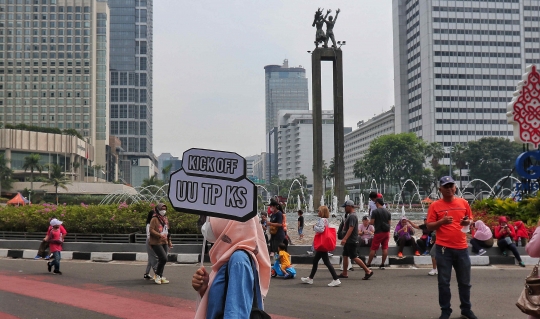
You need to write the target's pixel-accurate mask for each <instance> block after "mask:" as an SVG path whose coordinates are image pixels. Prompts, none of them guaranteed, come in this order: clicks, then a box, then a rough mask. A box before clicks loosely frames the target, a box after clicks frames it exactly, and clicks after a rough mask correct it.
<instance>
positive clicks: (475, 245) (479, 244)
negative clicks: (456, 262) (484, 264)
mask: <svg viewBox="0 0 540 319" xmlns="http://www.w3.org/2000/svg"><path fill="white" fill-rule="evenodd" d="M471 246H472V249H471V250H472V252H473V253H475V254H478V252H479V251H480V249H482V248H489V247H493V243H492V244H491V246H490V245H487V244H486V243H485V241H484V240H479V239H476V238H471Z"/></svg>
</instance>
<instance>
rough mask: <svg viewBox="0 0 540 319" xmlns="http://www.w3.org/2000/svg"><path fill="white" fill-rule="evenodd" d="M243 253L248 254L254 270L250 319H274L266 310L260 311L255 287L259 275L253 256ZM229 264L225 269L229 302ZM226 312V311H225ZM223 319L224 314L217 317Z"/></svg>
mask: <svg viewBox="0 0 540 319" xmlns="http://www.w3.org/2000/svg"><path fill="white" fill-rule="evenodd" d="M242 251H243V252H245V253H246V255H247V256H248V258H249V262H250V264H251V269H252V270H253V277H255V279H254V280H253V305H252V306H251V313H250V314H249V319H272V317H270V315H268V314H267V313H266V312H264V310H262V309H259V301H258V298H257V289H256V286H255V285H258V284H259V274H258V273H257V272H256V271H255V267H254V265H253V260H252V259H251V255H250V254H249V253H248V252H247V251H245V250H243V249H242ZM228 267H229V264H227V269H225V300H227V288H228V286H229V269H228ZM223 305H224V306H225V302H223ZM223 310H225V309H223ZM221 318H223V313H221V314H220V315H218V316H217V319H221Z"/></svg>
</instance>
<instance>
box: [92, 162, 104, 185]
mask: <svg viewBox="0 0 540 319" xmlns="http://www.w3.org/2000/svg"><path fill="white" fill-rule="evenodd" d="M92 168H93V169H94V176H95V177H96V181H97V178H99V176H96V170H97V172H98V175H99V172H101V170H102V169H104V168H105V166H103V165H101V164H96V165H94V166H92Z"/></svg>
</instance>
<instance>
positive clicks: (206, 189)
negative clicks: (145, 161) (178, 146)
mask: <svg viewBox="0 0 540 319" xmlns="http://www.w3.org/2000/svg"><path fill="white" fill-rule="evenodd" d="M256 194H257V191H256V186H255V184H253V182H252V181H251V180H249V179H248V178H247V177H246V160H245V159H244V158H243V157H242V156H240V155H238V154H236V153H231V152H223V151H215V150H206V149H198V148H192V149H189V150H187V151H186V152H184V155H183V157H182V168H180V169H179V170H178V171H176V172H174V173H173V174H171V178H170V183H169V194H168V196H169V201H170V202H171V204H172V206H173V207H174V208H175V209H176V210H177V211H180V212H185V213H192V214H198V215H205V216H213V217H219V218H226V219H233V220H238V221H246V220H248V219H250V218H252V217H253V216H255V215H256V214H257V196H256Z"/></svg>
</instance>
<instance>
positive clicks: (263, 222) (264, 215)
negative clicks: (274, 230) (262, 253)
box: [261, 212, 268, 246]
mask: <svg viewBox="0 0 540 319" xmlns="http://www.w3.org/2000/svg"><path fill="white" fill-rule="evenodd" d="M267 222H268V214H267V213H266V212H262V213H261V226H262V229H263V233H264V239H265V240H266V245H267V246H268V234H267V233H266V230H267V229H268V226H267Z"/></svg>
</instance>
